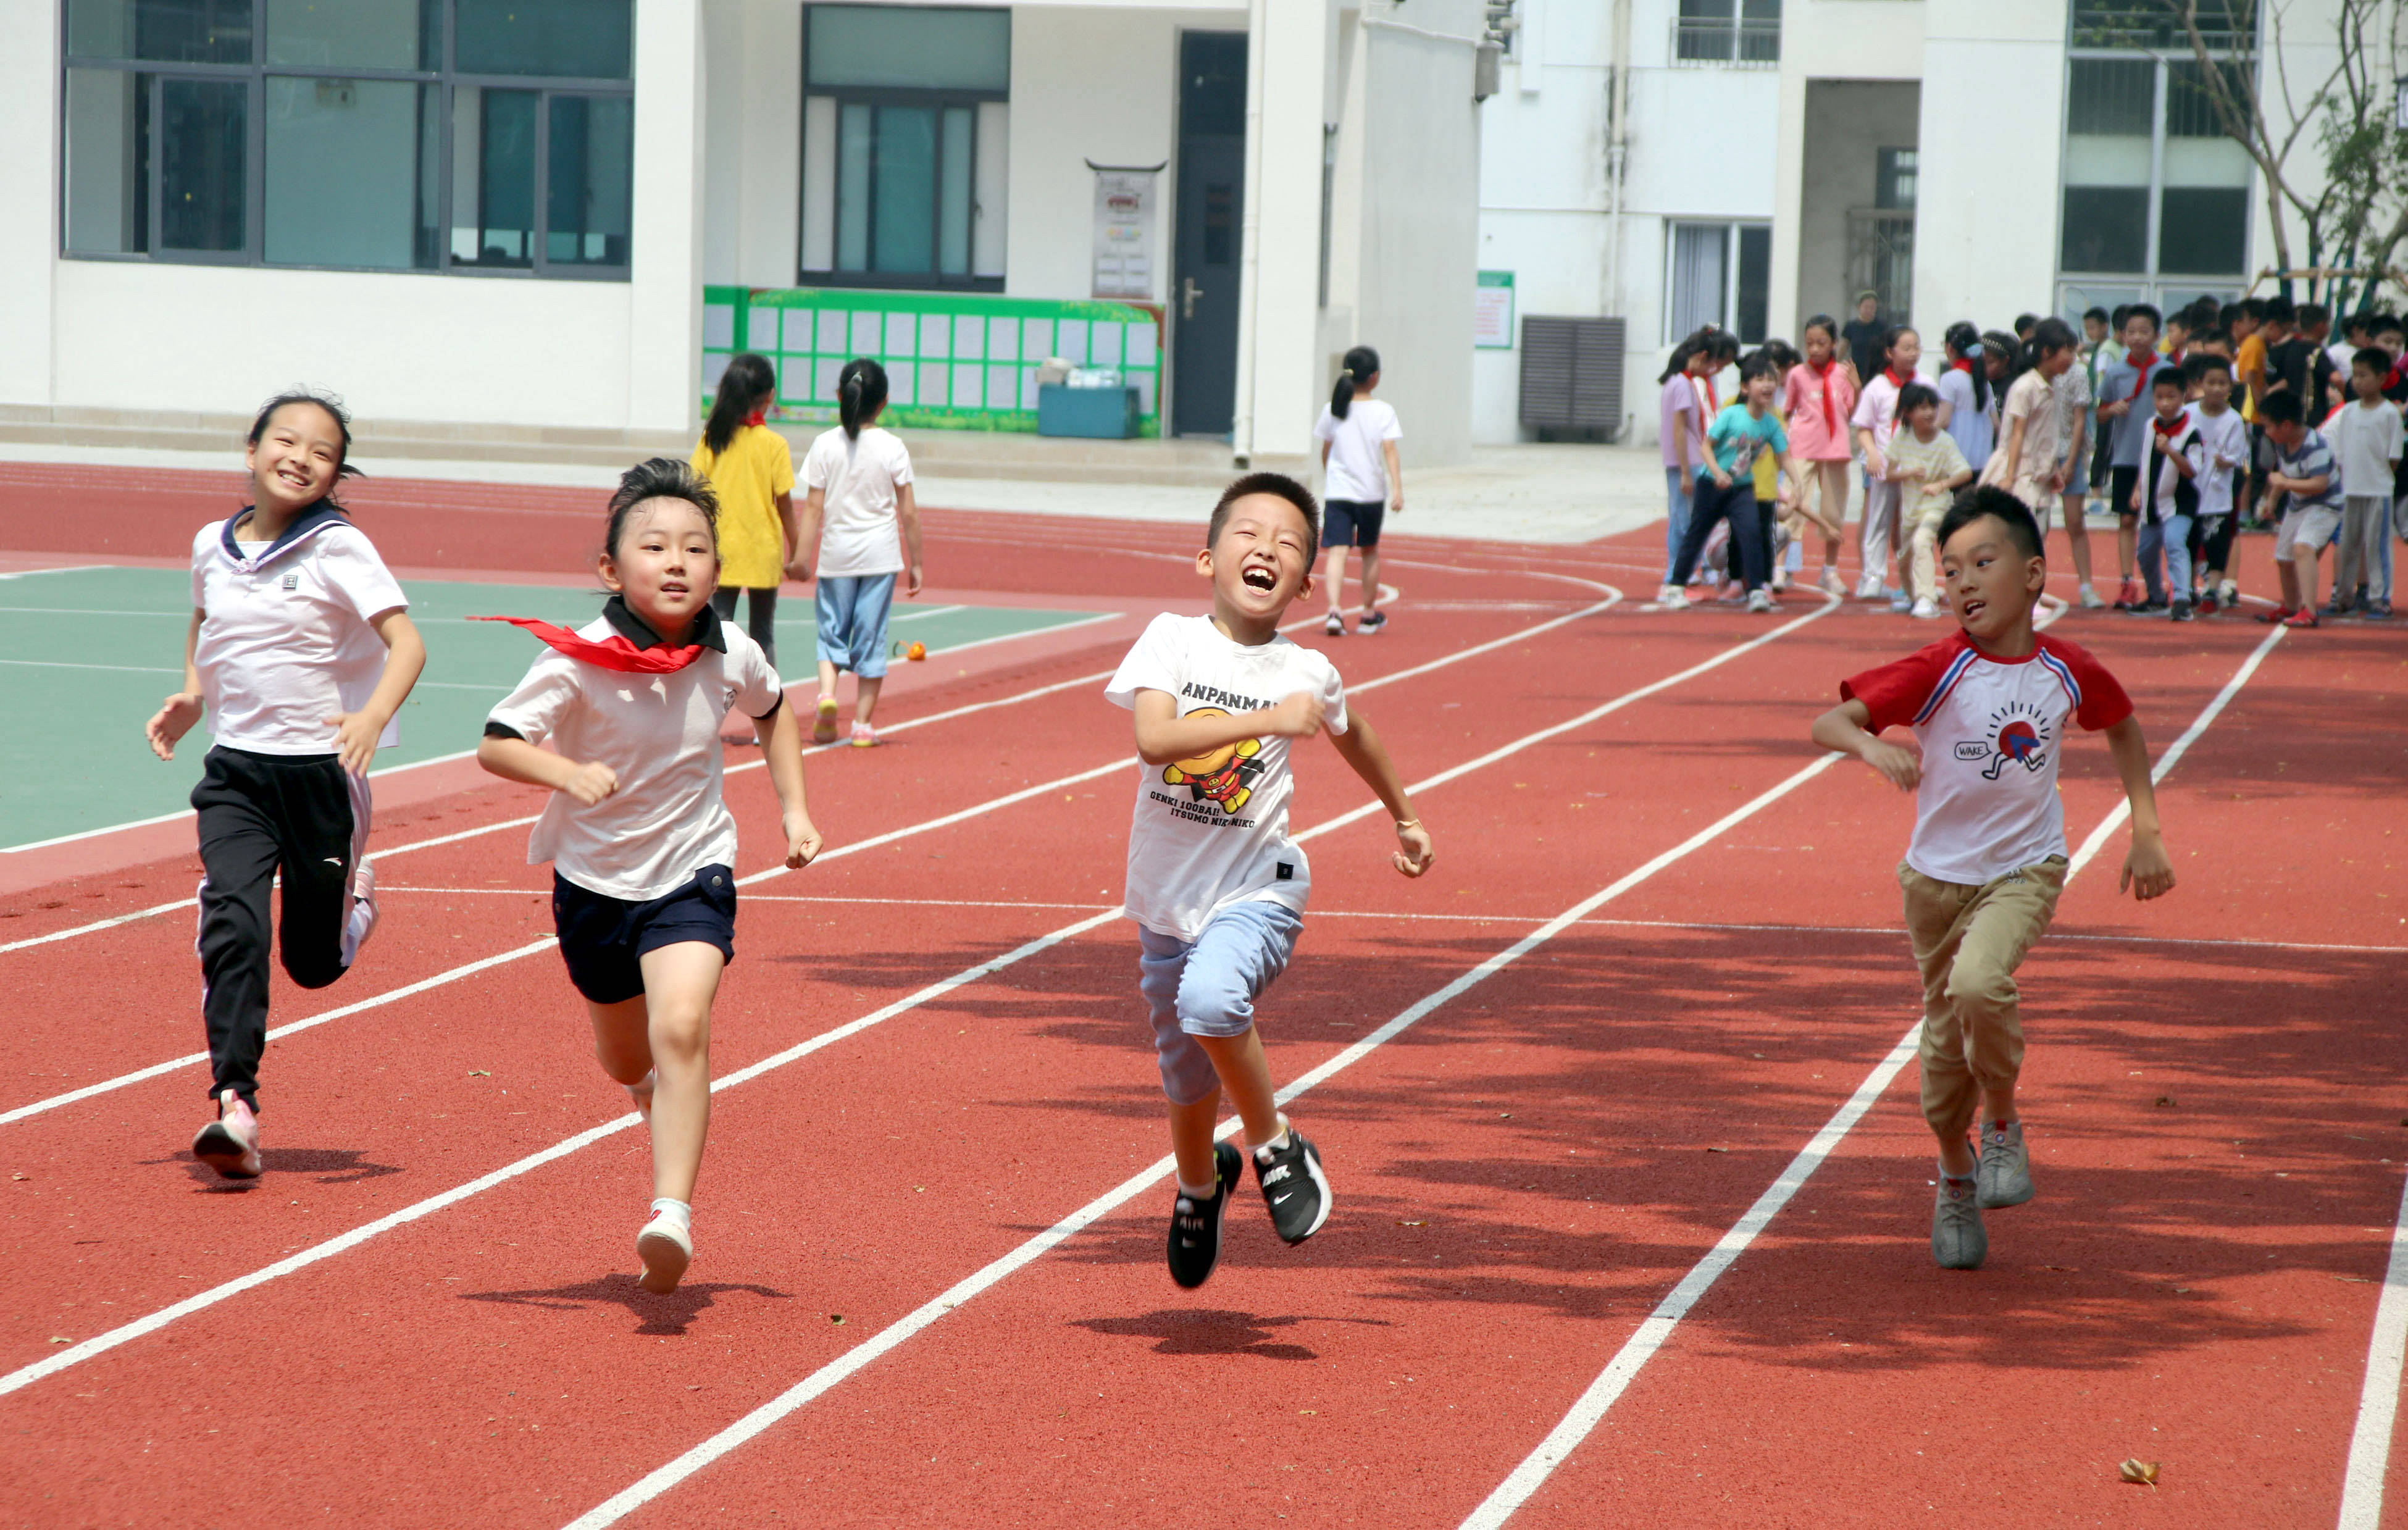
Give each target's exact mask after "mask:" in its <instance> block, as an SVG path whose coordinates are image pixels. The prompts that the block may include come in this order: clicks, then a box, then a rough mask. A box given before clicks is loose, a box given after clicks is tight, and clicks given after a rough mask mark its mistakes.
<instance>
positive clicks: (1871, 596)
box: [1856, 568, 1882, 600]
mask: <svg viewBox="0 0 2408 1530" xmlns="http://www.w3.org/2000/svg"><path fill="white" fill-rule="evenodd" d="M1881 597H1882V577H1881V570H1879V569H1877V568H1876V569H1868V570H1867V571H1866V573H1865V577H1864V578H1862V579H1858V580H1856V598H1857V599H1858V600H1879V599H1881Z"/></svg>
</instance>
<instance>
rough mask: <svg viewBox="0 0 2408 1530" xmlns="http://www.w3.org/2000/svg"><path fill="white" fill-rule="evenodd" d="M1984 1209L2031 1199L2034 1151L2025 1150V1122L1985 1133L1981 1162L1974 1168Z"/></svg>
mask: <svg viewBox="0 0 2408 1530" xmlns="http://www.w3.org/2000/svg"><path fill="white" fill-rule="evenodd" d="M1973 1180H1974V1182H1975V1183H1976V1184H1978V1185H1979V1186H1981V1199H1982V1209H1983V1210H1985V1211H1996V1210H1998V1209H1999V1208H2000V1207H2006V1206H2021V1205H2023V1204H2024V1202H2026V1201H2028V1200H2030V1199H2031V1198H2032V1182H2031V1154H2030V1153H2029V1152H2028V1151H2025V1149H2024V1123H2023V1122H2020V1121H2011V1122H2007V1124H2005V1125H2004V1126H1996V1125H1994V1126H1992V1127H1991V1128H1990V1129H1989V1130H1988V1131H1986V1132H1985V1133H1983V1134H1982V1164H1981V1166H1980V1167H1979V1168H1976V1169H1975V1170H1974V1171H1973Z"/></svg>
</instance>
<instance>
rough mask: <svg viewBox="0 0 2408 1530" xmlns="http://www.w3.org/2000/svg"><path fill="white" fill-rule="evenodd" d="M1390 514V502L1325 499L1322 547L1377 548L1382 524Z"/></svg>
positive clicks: (1322, 520)
mask: <svg viewBox="0 0 2408 1530" xmlns="http://www.w3.org/2000/svg"><path fill="white" fill-rule="evenodd" d="M1387 514H1388V502H1387V501H1386V500H1384V499H1383V500H1379V501H1377V502H1374V501H1372V500H1368V499H1325V500H1323V501H1322V502H1321V545H1322V546H1323V547H1359V548H1364V549H1367V550H1368V549H1370V548H1375V547H1378V546H1379V545H1380V522H1382V521H1383V520H1384V519H1385V518H1386V516H1387Z"/></svg>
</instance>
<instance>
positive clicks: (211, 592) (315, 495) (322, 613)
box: [144, 392, 426, 1180]
mask: <svg viewBox="0 0 2408 1530" xmlns="http://www.w3.org/2000/svg"><path fill="white" fill-rule="evenodd" d="M250 443H251V444H250V447H249V449H248V450H246V451H245V452H244V454H243V465H245V466H246V467H248V468H249V469H250V470H251V503H250V504H249V505H246V506H244V507H243V508H242V510H241V513H239V514H237V515H235V516H232V517H230V518H228V519H226V520H224V521H215V522H210V523H209V524H208V525H206V526H204V527H202V528H201V531H200V534H199V535H198V536H194V537H193V624H192V627H191V628H190V630H189V631H187V632H186V633H185V635H184V685H183V689H181V690H179V691H178V692H177V693H176V694H174V695H171V696H169V697H168V698H167V699H166V702H165V705H164V706H162V707H161V708H159V712H158V715H157V716H155V717H153V718H151V719H150V724H149V725H148V727H147V728H146V729H145V730H144V731H145V732H146V734H147V735H148V736H149V737H150V750H151V752H153V753H155V754H157V755H158V756H159V758H161V759H163V760H172V759H174V758H175V757H176V740H178V739H179V738H181V737H183V736H184V735H185V734H186V733H188V732H190V731H191V730H192V727H193V723H195V722H199V721H200V720H201V716H202V714H203V713H204V712H212V713H215V714H216V721H215V722H213V723H212V724H211V727H210V731H211V732H212V733H213V734H214V735H215V736H216V737H217V744H216V746H215V747H214V748H212V749H211V750H210V751H209V752H208V760H207V761H206V762H205V763H204V764H203V765H202V769H201V782H200V784H199V785H198V786H195V787H194V788H193V813H194V814H195V816H196V818H197V820H198V825H199V829H200V840H201V868H202V870H201V893H200V904H201V917H200V938H199V940H198V942H197V944H198V947H199V950H200V956H201V1014H202V1017H203V1019H204V1020H205V1021H206V1022H207V1023H208V1037H209V1098H210V1099H211V1100H213V1101H215V1102H216V1104H217V1119H216V1120H214V1121H212V1122H208V1124H207V1125H205V1126H203V1127H202V1128H201V1130H200V1134H199V1135H198V1136H197V1137H193V1157H195V1158H198V1159H199V1160H200V1161H201V1162H202V1163H204V1164H207V1165H209V1167H211V1168H213V1169H215V1170H217V1171H218V1173H219V1174H221V1175H222V1176H224V1177H225V1178H226V1179H229V1180H251V1179H256V1178H258V1176H259V1170H260V1157H259V1121H258V1110H259V1062H260V1054H261V1053H262V1052H263V1051H265V1050H266V1047H267V951H268V944H269V926H268V917H267V891H268V888H269V887H270V885H272V884H273V883H274V882H275V880H276V878H277V874H278V873H279V872H281V873H282V874H283V878H284V883H283V885H284V928H283V945H282V954H283V958H284V970H285V971H286V972H287V973H288V974H290V975H291V976H292V979H293V980H294V982H296V983H299V984H300V985H301V986H302V987H304V988H323V987H325V986H326V985H327V984H329V983H331V982H333V981H335V979H337V978H340V977H341V976H342V975H343V974H344V973H346V972H348V971H350V970H351V963H352V962H353V960H355V959H356V958H357V957H358V955H359V951H360V946H361V943H362V942H364V941H366V939H367V937H368V933H369V932H370V931H372V930H374V929H375V928H376V921H377V908H376V873H375V872H374V871H373V870H372V869H371V868H370V867H369V865H368V862H367V844H368V813H369V806H370V805H369V797H368V782H367V773H368V765H369V764H370V763H371V762H373V761H374V760H375V759H376V751H378V749H380V747H382V746H384V745H387V744H392V743H394V742H396V741H397V735H396V732H395V730H394V721H393V720H394V713H396V712H398V711H400V710H401V704H402V703H403V702H404V701H407V700H408V699H409V691H410V687H412V686H413V685H416V684H417V683H418V676H419V672H420V671H421V670H423V669H424V668H425V667H426V645H425V644H424V643H423V642H421V641H420V640H419V636H418V629H417V628H416V627H415V626H413V625H412V624H411V623H410V620H409V601H408V600H407V599H406V598H405V597H404V596H403V595H402V593H401V586H400V585H398V584H396V583H394V578H393V576H392V575H391V574H390V573H387V572H386V571H385V566H384V561H383V560H382V559H381V558H379V557H378V556H377V551H376V548H375V547H374V546H373V545H372V544H371V543H370V542H369V541H368V539H367V537H366V535H364V534H363V533H362V532H361V531H360V530H359V528H357V527H356V526H353V525H352V524H351V522H350V520H349V519H347V518H346V516H345V513H344V510H343V508H342V507H341V506H340V505H338V504H337V503H335V500H334V497H333V495H334V490H335V484H336V481H337V479H341V478H342V476H343V475H344V474H345V473H348V472H352V471H356V469H353V468H352V467H351V465H349V461H348V459H349V457H350V455H351V419H350V417H349V416H348V415H346V414H345V413H344V412H343V409H342V406H341V405H339V404H337V403H336V402H335V401H334V400H333V399H331V398H327V397H324V396H322V395H320V394H317V393H307V392H294V393H281V394H279V395H278V396H277V397H275V398H272V399H269V400H268V401H267V407H266V408H263V409H261V410H260V411H259V418H258V419H256V420H255V421H253V422H251V436H250Z"/></svg>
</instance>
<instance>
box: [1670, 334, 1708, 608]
mask: <svg viewBox="0 0 2408 1530" xmlns="http://www.w3.org/2000/svg"><path fill="white" fill-rule="evenodd" d="M1713 351H1714V326H1713V325H1712V324H1707V325H1704V326H1702V327H1701V328H1699V330H1698V331H1697V333H1695V334H1693V335H1691V336H1688V338H1686V339H1684V340H1683V341H1682V342H1681V343H1680V344H1679V345H1676V346H1674V347H1673V348H1672V355H1671V358H1670V360H1668V361H1667V362H1666V363H1665V364H1664V371H1663V374H1662V375H1661V376H1660V377H1658V378H1656V385H1657V386H1658V387H1659V388H1661V389H1662V390H1663V394H1662V400H1661V410H1660V415H1659V427H1660V428H1659V430H1658V432H1657V435H1658V436H1659V438H1660V439H1661V440H1662V442H1663V445H1664V487H1665V494H1666V498H1667V501H1668V504H1667V506H1666V513H1665V516H1664V579H1665V584H1664V587H1663V588H1662V589H1660V590H1658V591H1656V599H1657V600H1658V601H1659V602H1660V601H1663V600H1665V599H1666V598H1667V597H1669V596H1670V595H1671V594H1672V593H1674V592H1673V586H1672V583H1671V579H1672V565H1674V564H1675V563H1677V562H1679V561H1680V556H1681V539H1682V538H1683V537H1684V536H1687V535H1688V534H1689V513H1690V510H1691V508H1693V507H1694V505H1695V503H1696V498H1697V474H1698V472H1699V469H1700V468H1701V467H1702V466H1703V465H1704V463H1705V440H1706V422H1707V421H1708V419H1709V418H1711V417H1710V416H1709V414H1708V413H1707V410H1706V406H1705V393H1706V388H1707V387H1708V386H1710V385H1709V384H1706V383H1704V382H1702V381H1701V379H1702V378H1703V376H1704V375H1705V374H1707V373H1709V372H1711V371H1713V365H1714V360H1713Z"/></svg>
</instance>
